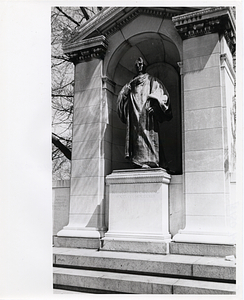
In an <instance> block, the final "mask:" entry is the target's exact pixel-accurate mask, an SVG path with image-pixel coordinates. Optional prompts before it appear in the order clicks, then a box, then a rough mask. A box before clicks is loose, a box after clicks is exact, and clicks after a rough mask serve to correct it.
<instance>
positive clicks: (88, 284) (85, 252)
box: [53, 248, 236, 295]
mask: <svg viewBox="0 0 244 300" xmlns="http://www.w3.org/2000/svg"><path fill="white" fill-rule="evenodd" d="M53 250H54V251H53V262H54V279H53V282H54V287H55V288H56V289H64V290H65V289H66V290H73V291H81V292H83V291H85V292H89V291H90V292H93V293H101V294H103V293H126V294H215V295H216V294H235V289H236V286H235V279H236V267H235V261H226V260H225V259H224V258H219V257H201V256H189V255H174V254H168V255H159V254H145V253H143V254H139V253H125V252H114V251H112V252H111V251H97V250H94V249H73V248H54V249H53Z"/></svg>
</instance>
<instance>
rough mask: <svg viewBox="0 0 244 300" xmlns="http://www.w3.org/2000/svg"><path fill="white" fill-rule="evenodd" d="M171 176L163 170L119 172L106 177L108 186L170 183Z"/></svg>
mask: <svg viewBox="0 0 244 300" xmlns="http://www.w3.org/2000/svg"><path fill="white" fill-rule="evenodd" d="M170 179H171V176H170V175H169V174H168V173H166V171H164V170H163V169H161V168H156V169H145V170H144V169H139V170H117V171H113V173H112V174H110V175H108V176H107V177H106V184H107V185H111V184H124V183H165V184H169V183H170Z"/></svg>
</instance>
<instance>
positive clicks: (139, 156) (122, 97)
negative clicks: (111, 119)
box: [117, 57, 172, 169]
mask: <svg viewBox="0 0 244 300" xmlns="http://www.w3.org/2000/svg"><path fill="white" fill-rule="evenodd" d="M135 66H136V69H137V76H136V77H134V78H133V79H132V80H131V81H130V82H129V83H127V84H126V85H125V86H124V87H123V88H122V90H121V91H120V93H119V96H118V100H117V105H118V115H119V118H120V119H121V121H122V122H123V123H125V124H126V143H125V157H126V158H128V159H130V161H131V162H132V163H133V164H134V165H136V166H137V167H142V168H156V167H159V124H158V123H159V122H160V123H162V122H164V121H169V120H171V119H172V112H171V106H170V98H169V94H168V92H167V90H166V88H165V87H164V85H163V84H162V83H161V82H160V81H159V80H158V79H157V78H154V77H152V76H150V75H149V74H147V73H145V65H144V61H143V59H142V58H141V57H139V58H138V59H137V60H136V62H135ZM162 164H163V168H165V169H167V163H166V162H162V163H161V166H162Z"/></svg>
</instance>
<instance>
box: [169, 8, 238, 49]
mask: <svg viewBox="0 0 244 300" xmlns="http://www.w3.org/2000/svg"><path fill="white" fill-rule="evenodd" d="M172 21H173V22H174V24H175V28H176V29H177V31H178V33H179V34H180V36H181V38H182V39H183V40H184V39H188V38H192V37H196V36H201V35H205V34H210V33H215V32H218V33H220V34H223V35H224V36H225V39H226V41H227V44H228V46H229V48H230V51H231V53H232V54H233V53H235V45H236V40H235V31H236V27H235V17H234V15H233V12H232V10H231V8H230V7H211V8H206V9H202V10H199V11H194V12H190V13H186V14H183V15H180V16H176V17H173V18H172Z"/></svg>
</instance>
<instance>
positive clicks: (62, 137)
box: [51, 7, 102, 180]
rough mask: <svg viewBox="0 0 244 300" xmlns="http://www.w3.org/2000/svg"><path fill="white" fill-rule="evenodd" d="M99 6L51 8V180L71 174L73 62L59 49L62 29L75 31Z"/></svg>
mask: <svg viewBox="0 0 244 300" xmlns="http://www.w3.org/2000/svg"><path fill="white" fill-rule="evenodd" d="M100 10H102V7H53V8H52V10H51V31H52V32H51V55H52V57H51V67H52V131H53V132H52V144H53V146H52V160H53V180H58V179H69V178H70V159H71V151H72V118H73V94H74V93H73V87H74V68H73V64H72V63H71V62H70V61H69V60H68V58H67V57H66V56H65V55H64V54H63V52H62V42H63V39H64V38H65V33H67V32H73V31H75V30H76V29H77V28H78V27H79V26H80V25H82V24H83V23H84V22H86V21H87V20H89V18H90V17H92V16H93V15H95V14H97V13H98V12H99V11H100Z"/></svg>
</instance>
